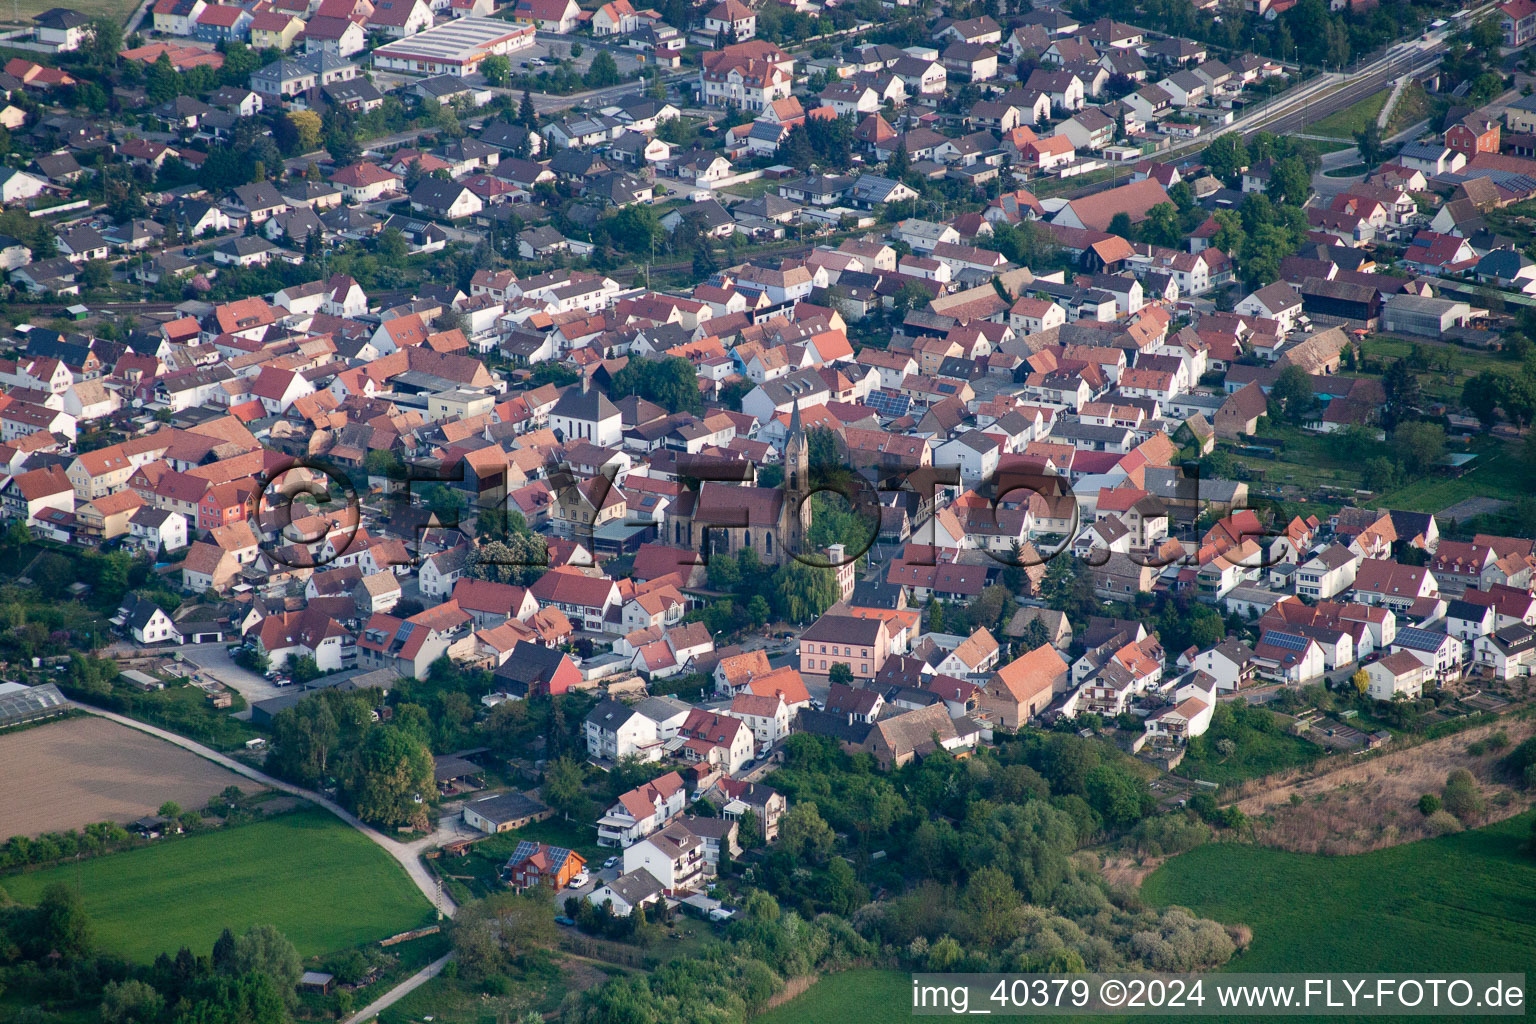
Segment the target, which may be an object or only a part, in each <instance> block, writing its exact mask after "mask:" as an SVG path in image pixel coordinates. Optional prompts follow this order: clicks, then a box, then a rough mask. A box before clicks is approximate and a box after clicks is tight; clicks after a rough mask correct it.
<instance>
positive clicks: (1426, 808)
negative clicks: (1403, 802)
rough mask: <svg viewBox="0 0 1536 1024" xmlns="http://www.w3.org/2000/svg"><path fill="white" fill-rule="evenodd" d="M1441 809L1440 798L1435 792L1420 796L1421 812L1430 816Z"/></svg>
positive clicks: (1425, 815)
mask: <svg viewBox="0 0 1536 1024" xmlns="http://www.w3.org/2000/svg"><path fill="white" fill-rule="evenodd" d="M1439 809H1440V798H1439V797H1437V796H1435V794H1433V793H1425V794H1424V795H1423V796H1421V797H1419V813H1420V814H1422V815H1424V817H1426V818H1427V817H1429V816H1430V815H1431V814H1434V813H1435V812H1436V811H1438V810H1439Z"/></svg>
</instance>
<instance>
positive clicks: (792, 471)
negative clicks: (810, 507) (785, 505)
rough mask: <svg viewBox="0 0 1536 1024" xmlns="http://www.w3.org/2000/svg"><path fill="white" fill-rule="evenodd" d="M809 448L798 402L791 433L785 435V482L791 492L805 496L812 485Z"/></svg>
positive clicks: (790, 425)
mask: <svg viewBox="0 0 1536 1024" xmlns="http://www.w3.org/2000/svg"><path fill="white" fill-rule="evenodd" d="M808 447H809V446H808V445H807V444H806V441H805V428H804V427H803V426H802V425H801V424H800V403H798V402H796V403H795V407H794V409H792V410H791V411H790V414H789V432H788V433H787V434H785V435H784V482H785V486H786V487H787V488H788V489H789V490H790V491H793V492H796V493H801V494H803V493H804V492H805V488H806V487H807V486H808V485H809V484H810V480H811V472H810V461H811V453H810V452H809V451H808V450H807V449H808Z"/></svg>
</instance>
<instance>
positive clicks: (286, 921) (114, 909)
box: [0, 809, 433, 962]
mask: <svg viewBox="0 0 1536 1024" xmlns="http://www.w3.org/2000/svg"><path fill="white" fill-rule="evenodd" d="M52 882H64V883H66V884H68V885H78V886H79V889H80V894H81V896H82V897H83V899H84V901H85V906H86V909H87V910H88V911H89V913H90V915H91V919H92V921H93V922H94V924H95V929H96V938H97V941H98V943H99V944H100V945H101V946H103V947H104V948H106V949H109V950H112V951H114V952H117V953H120V954H122V955H124V956H127V957H130V958H132V959H134V960H138V961H141V962H148V961H150V960H153V959H154V957H155V955H156V954H158V953H161V952H170V953H175V951H176V950H177V948H178V947H180V946H183V945H185V946H189V947H190V948H191V949H192V951H193V952H195V953H198V954H205V953H207V952H208V950H209V949H211V948H212V946H213V941H214V940H215V939H217V938H218V937H219V932H220V931H221V930H222V929H223V928H225V927H226V926H227V927H229V928H231V929H233V930H234V931H236V932H239V931H243V930H244V929H246V928H248V927H250V926H251V925H253V924H271V925H275V926H276V927H277V928H278V929H279V930H280V931H282V932H283V934H285V935H287V936H288V938H289V939H290V940H292V942H293V944H294V945H295V946H296V947H298V950H299V954H300V955H301V956H312V955H317V954H322V953H329V952H333V951H335V950H339V949H344V948H348V947H351V946H356V945H359V944H361V943H364V942H369V941H373V940H377V939H382V938H386V937H388V936H390V935H393V934H395V933H396V932H401V931H406V930H408V929H410V928H414V927H417V926H419V925H423V924H426V923H428V922H429V921H430V920H432V918H433V913H432V910H431V906H430V905H429V904H428V902H427V900H426V899H425V898H424V897H423V896H422V895H421V894H420V893H419V892H418V891H417V890H416V887H415V886H414V885H412V884H411V881H410V879H409V878H407V877H406V874H405V871H404V869H403V868H401V867H400V866H399V865H398V864H396V863H395V861H394V860H393V859H392V858H391V857H390V856H389V855H388V854H387V853H385V852H384V851H383V850H381V849H379V847H378V846H376V845H375V844H374V843H373V842H372V841H371V840H369V839H368V838H367V837H366V836H364V835H362V834H361V833H359V832H357V831H356V830H354V829H352V828H350V827H348V826H347V825H344V824H342V823H341V822H340V821H338V820H336V819H335V818H334V817H332V816H331V815H329V814H327V813H326V812H324V811H321V810H318V809H303V810H297V811H293V812H291V813H288V814H283V815H280V816H278V817H274V818H272V819H270V820H266V821H258V822H253V823H251V824H249V825H240V826H236V827H234V828H230V829H228V830H224V831H217V832H210V833H207V834H205V835H194V836H187V837H183V838H178V839H167V840H163V841H161V842H158V843H155V844H154V845H152V846H148V847H144V848H141V849H137V850H131V851H128V852H125V853H118V854H111V855H108V856H105V857H98V858H96V859H94V860H86V861H81V862H79V863H78V864H66V865H62V866H59V867H55V868H50V869H48V870H45V871H35V872H29V873H26V874H21V875H12V876H8V877H5V878H0V887H3V888H4V890H5V891H6V892H7V893H9V894H10V895H11V897H13V898H14V899H16V900H18V901H20V902H22V903H33V902H36V900H37V898H38V896H39V895H40V894H41V893H42V891H43V889H44V888H45V887H46V886H47V885H49V884H50V883H52Z"/></svg>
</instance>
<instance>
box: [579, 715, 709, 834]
mask: <svg viewBox="0 0 1536 1024" xmlns="http://www.w3.org/2000/svg"><path fill="white" fill-rule="evenodd" d="M605 703H614V702H605ZM621 706H622V705H621ZM635 717H637V718H641V719H644V717H645V716H643V715H641V714H639V712H636V713H635ZM687 798H688V791H687V787H685V786H684V785H683V778H682V776H681V775H679V774H678V773H677V772H668V773H667V774H665V775H663V776H660V777H659V778H655V779H652V780H651V781H650V782H647V783H645V784H644V785H642V786H636V787H635V788H634V789H632V790H630V791H629V792H628V793H625V794H623V795H622V796H620V797H619V798H618V800H617V801H615V802H614V804H613V806H612V807H610V808H608V810H607V812H605V813H604V814H603V816H602V817H601V818H599V819H597V845H599V846H619V847H628V846H630V845H632V844H634V843H637V842H639V841H640V840H642V839H644V838H645V837H646V836H648V835H650V834H651V833H653V832H658V831H660V830H661V829H663V828H665V827H666V826H667V823H668V822H670V821H672V820H673V819H674V818H676V817H677V816H678V815H680V814H682V813H683V805H684V802H685V801H686V800H687Z"/></svg>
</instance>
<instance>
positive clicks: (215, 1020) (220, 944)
mask: <svg viewBox="0 0 1536 1024" xmlns="http://www.w3.org/2000/svg"><path fill="white" fill-rule="evenodd" d="M302 973H303V971H302V967H301V966H300V960H299V955H298V953H297V952H296V951H295V950H294V947H293V944H292V943H290V942H289V941H288V940H287V939H286V938H285V937H284V936H283V935H282V933H281V932H279V931H278V930H277V929H276V928H273V927H272V926H271V925H256V926H254V927H252V928H250V929H248V930H247V931H245V932H244V933H243V934H241V935H235V934H233V933H232V932H231V931H230V930H229V929H227V928H226V929H225V930H224V932H223V934H222V935H220V937H219V939H218V941H216V942H215V943H214V944H213V948H212V950H211V952H210V953H209V954H208V955H197V954H194V953H193V952H192V951H191V950H190V949H188V948H187V947H185V946H183V947H182V948H181V949H179V950H178V951H177V952H176V954H175V955H174V956H172V955H170V954H167V953H161V954H160V955H159V956H158V957H156V958H155V961H154V963H153V964H151V965H150V966H148V967H145V966H142V965H135V964H130V963H128V962H127V961H124V960H121V959H119V958H117V957H115V956H111V955H108V954H105V953H102V952H100V951H99V950H98V948H97V945H96V938H95V928H94V926H93V925H92V922H91V920H90V916H89V915H88V914H87V912H86V910H85V907H84V905H83V904H82V903H81V901H80V896H79V894H78V893H76V892H75V890H74V888H73V887H72V886H69V885H65V884H62V883H56V884H54V885H50V886H48V887H47V888H46V889H44V890H43V893H42V895H41V897H40V898H39V900H38V902H37V905H36V906H33V907H26V906H21V905H18V904H6V905H0V983H3V984H4V985H5V986H6V988H7V989H9V990H10V991H11V992H12V993H14V994H18V995H20V996H21V998H22V1005H23V1006H29V1007H31V1008H32V1010H33V1011H34V1012H35V1014H36V1015H35V1016H33V1017H28V1016H26V1015H25V1014H24V1015H23V1016H22V1017H21V1018H18V1019H22V1020H31V1019H36V1020H45V1019H47V1018H46V1017H45V1016H43V1014H44V1013H45V1011H44V1010H43V1007H45V1006H50V1005H54V1004H60V1005H78V1004H79V1003H80V1002H81V1001H83V1000H97V1001H99V1015H100V1018H101V1020H102V1022H103V1024H231V1022H239V1024H289V1022H290V1021H292V1019H293V1011H294V1009H295V1007H296V1006H297V1003H298V992H297V985H298V982H299V977H300V975H301V974H302Z"/></svg>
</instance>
